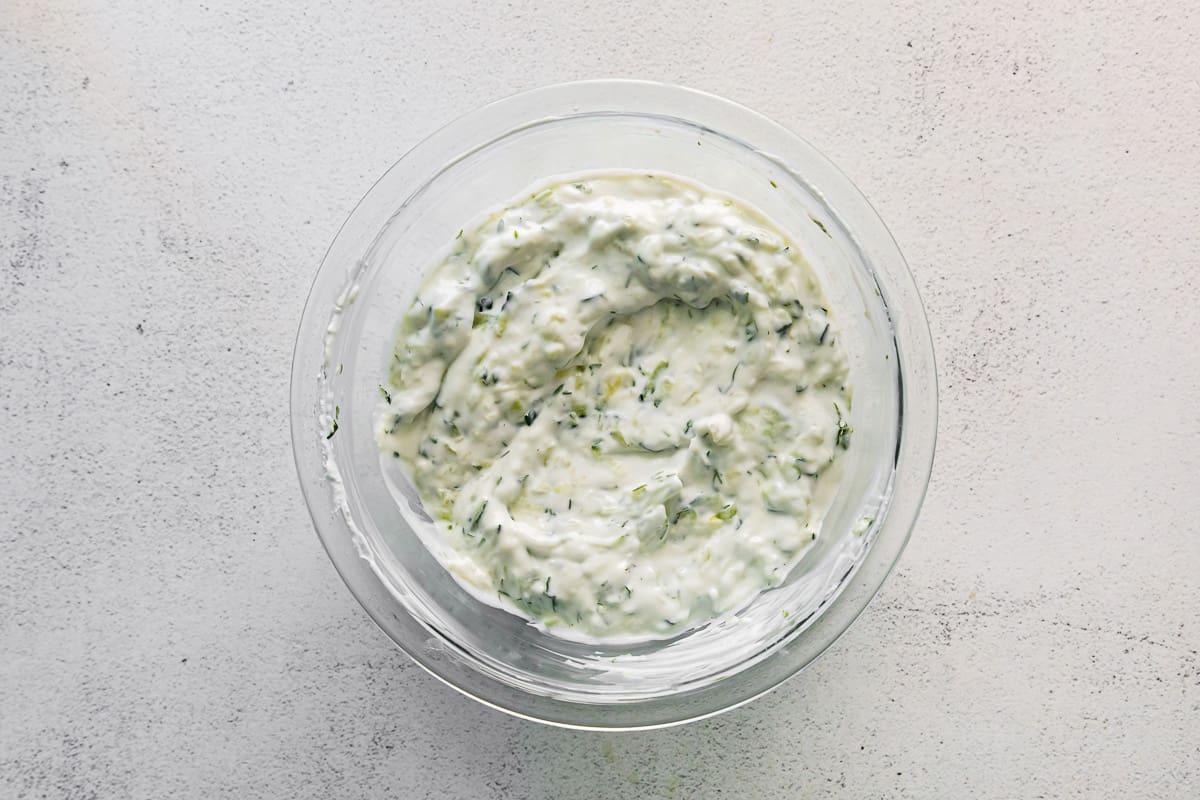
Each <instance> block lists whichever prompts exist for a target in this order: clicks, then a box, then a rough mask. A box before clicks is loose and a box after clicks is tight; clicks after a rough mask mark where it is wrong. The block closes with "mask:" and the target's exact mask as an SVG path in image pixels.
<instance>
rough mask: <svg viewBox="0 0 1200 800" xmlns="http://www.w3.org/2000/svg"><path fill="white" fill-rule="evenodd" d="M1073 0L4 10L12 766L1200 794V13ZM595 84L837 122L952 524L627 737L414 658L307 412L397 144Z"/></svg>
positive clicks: (367, 781) (521, 790) (13, 791)
mask: <svg viewBox="0 0 1200 800" xmlns="http://www.w3.org/2000/svg"><path fill="white" fill-rule="evenodd" d="M1046 5H1047V4H1033V5H1025V6H1021V7H1020V8H1017V7H1016V6H1013V7H1011V8H1009V7H1007V6H1000V7H993V8H988V9H985V8H982V7H976V6H975V5H972V4H958V3H949V2H933V3H920V4H918V3H915V2H911V1H909V2H900V3H891V4H883V3H863V2H853V1H852V2H850V3H848V4H847V3H836V4H824V5H819V6H811V7H805V8H804V9H802V10H801V9H798V8H796V7H795V6H794V5H793V4H790V3H784V2H768V3H764V4H762V7H761V8H756V10H755V11H754V12H753V13H750V12H749V11H748V10H747V9H746V8H743V7H741V6H738V5H737V4H731V3H719V2H694V1H693V2H679V1H677V0H665V1H664V2H657V3H653V4H650V5H645V6H644V5H641V4H630V3H625V2H618V3H614V4H605V3H593V4H589V5H587V6H580V7H568V4H553V5H552V7H547V6H551V4H537V5H534V4H531V3H526V2H514V3H510V4H501V5H499V6H497V5H496V4H472V3H464V2H446V3H400V4H395V5H393V6H391V7H381V6H380V5H379V4H368V3H362V4H351V6H349V7H347V6H346V4H322V3H318V4H305V5H296V4H292V3H281V2H277V1H276V0H268V2H264V3H258V4H253V5H251V6H242V5H241V4H236V5H235V4H228V3H225V2H220V1H218V2H215V3H208V4H204V5H199V6H184V7H175V6H166V5H162V4H155V3H132V2H124V1H123V2H113V3H107V4H103V5H97V4H84V5H82V6H73V7H71V8H70V9H69V10H68V9H67V7H66V4H63V3H58V2H50V3H33V2H31V1H30V0H9V2H8V3H6V4H5V5H4V6H3V8H2V9H0V409H2V411H3V415H4V419H5V425H4V443H3V446H0V487H3V489H2V491H3V495H2V497H3V499H4V501H5V502H4V506H5V513H4V521H3V523H0V553H2V556H3V557H2V558H0V642H2V643H3V658H2V659H0V796H3V797H6V798H7V797H15V798H40V797H50V798H58V797H63V798H124V797H156V798H157V797H167V796H180V797H218V796H219V797H237V798H247V797H330V796H364V797H385V796H394V797H406V798H407V797H425V796H433V797H462V798H510V797H511V798H559V797H613V798H616V797H654V798H680V800H682V799H683V798H694V797H727V798H735V797H736V798H741V797H748V796H777V797H789V798H793V797H810V796H811V797H817V796H841V797H854V798H858V797H889V798H892V797H895V798H902V797H913V798H930V797H950V798H958V797H980V798H1010V797H1025V796H1029V797H1033V796H1045V797H1081V798H1083V797H1178V798H1192V797H1196V796H1197V794H1198V793H1200V655H1198V654H1197V650H1198V649H1200V522H1198V520H1200V491H1198V490H1200V415H1198V414H1197V412H1196V403H1197V397H1198V396H1200V357H1198V356H1197V349H1196V339H1197V334H1198V333H1200V311H1198V309H1200V302H1197V301H1198V299H1200V278H1198V277H1197V276H1198V275H1200V211H1198V209H1200V167H1198V164H1200V162H1198V160H1197V155H1196V132H1197V130H1200V81H1198V79H1197V77H1196V76H1197V75H1200V55H1198V53H1200V51H1198V50H1197V48H1196V47H1195V43H1196V42H1197V41H1200V14H1198V12H1197V11H1196V10H1195V9H1194V8H1193V6H1192V5H1191V4H1187V3H1180V2H1167V3H1161V4H1158V5H1157V6H1155V7H1153V8H1148V7H1147V8H1143V7H1138V8H1135V7H1134V6H1133V5H1131V4H1128V3H1122V2H1109V1H1108V0H1105V1H1104V2H1099V3H1092V4H1088V5H1087V6H1086V7H1080V6H1077V5H1075V4H1072V5H1069V6H1068V5H1063V6H1062V7H1061V8H1053V7H1046ZM1051 5H1056V4H1051ZM60 6H61V7H60ZM606 75H621V76H640V77H647V78H654V79H659V80H666V81H676V82H682V83H686V84H690V85H693V86H696V87H699V88H702V89H708V90H711V91H714V92H717V93H720V94H724V95H726V96H729V97H732V98H733V99H736V100H739V101H741V102H744V103H746V104H748V105H750V106H752V107H755V108H758V109H761V110H762V111H764V112H766V113H768V114H770V115H772V116H774V117H775V118H777V119H779V120H780V121H781V122H783V123H784V124H787V125H790V126H792V127H794V128H795V129H797V130H799V131H800V132H802V133H803V134H804V135H805V136H807V137H808V138H809V139H810V140H811V141H813V142H814V144H816V145H817V146H818V147H819V148H820V149H821V150H822V151H824V152H825V153H827V154H828V155H829V156H831V157H832V158H833V159H834V160H835V161H836V162H837V163H838V164H839V165H840V166H842V167H843V168H844V169H845V170H846V171H847V172H848V173H849V174H850V175H851V176H853V177H854V178H855V180H856V181H857V182H858V183H859V185H860V186H861V187H862V189H863V190H864V191H865V193H866V194H867V195H868V196H869V197H870V198H871V200H872V202H873V203H874V204H875V205H876V207H877V208H878V209H879V211H880V213H881V214H882V216H883V217H884V219H885V220H887V221H888V223H889V225H890V226H891V228H892V230H893V232H894V233H895V235H896V237H897V239H898V240H899V242H900V245H901V247H902V249H903V250H904V251H905V253H906V255H907V257H908V259H909V261H910V263H911V265H912V269H913V272H914V274H915V276H916V279H917V282H918V284H919V286H920V288H921V290H922V292H923V294H924V297H925V300H926V302H927V305H928V309H929V316H930V322H931V325H932V328H933V333H934V338H935V343H936V346H937V350H938V356H939V363H940V375H941V380H942V412H941V425H940V437H941V438H940V446H939V451H938V462H937V464H936V467H935V472H934V479H933V484H932V486H931V489H930V493H929V498H928V501H927V503H926V508H925V513H924V515H923V517H922V519H921V523H920V525H919V528H918V530H917V532H916V534H915V536H914V538H913V541H912V544H911V545H910V547H909V549H908V551H907V552H906V554H905V556H904V558H903V559H902V561H901V563H900V566H899V569H898V570H897V572H896V573H895V575H894V576H893V577H892V579H891V580H890V582H889V583H888V584H887V586H886V587H885V588H884V590H883V592H882V594H881V595H880V597H879V598H878V600H877V601H876V602H875V603H874V604H873V605H872V606H871V608H870V609H868V611H867V612H866V613H865V614H864V615H863V617H862V618H861V619H860V620H859V622H858V623H856V625H855V626H854V627H853V628H852V629H851V631H850V632H849V633H848V634H847V635H846V636H845V637H844V638H843V639H842V640H841V641H840V642H839V643H838V644H837V645H836V646H835V647H834V648H833V649H832V651H831V652H830V653H828V654H827V655H826V656H825V657H824V658H823V659H822V660H821V661H819V662H818V663H817V664H816V665H815V666H814V667H813V668H811V669H810V670H808V671H807V672H806V673H804V674H803V675H801V676H800V677H798V678H796V679H795V680H793V681H791V682H790V683H788V684H786V685H785V686H784V687H783V688H782V689H781V690H779V691H778V692H776V693H774V694H772V695H770V696H769V697H768V698H766V699H764V700H760V701H758V702H755V703H753V704H751V705H750V706H748V707H746V708H743V709H740V710H738V711H735V712H732V713H730V714H728V715H725V716H722V717H719V718H716V719H713V720H709V721H706V722H702V723H698V724H695V725H692V726H688V727H685V728H681V729H675V730H669V731H660V732H651V733H640V734H633V735H625V736H617V735H599V734H583V733H572V732H565V731H560V730H553V729H547V728H543V727H539V726H536V725H533V724H530V723H525V722H521V721H517V720H514V719H510V718H508V717H505V716H502V715H500V714H498V713H496V712H493V711H490V710H487V709H485V708H483V707H480V706H477V705H475V704H473V703H472V702H470V701H468V700H466V699H464V698H461V697H459V696H458V695H457V694H455V693H454V692H452V691H451V690H449V689H446V688H445V687H443V686H442V685H440V684H439V683H437V682H436V681H434V680H433V679H431V678H429V677H428V676H426V675H425V674H424V673H423V672H422V671H421V670H420V669H419V668H417V667H415V666H414V665H412V664H411V663H410V662H409V661H408V659H407V658H406V657H405V656H403V655H402V654H400V653H398V652H396V651H395V650H394V649H393V648H392V647H391V646H390V645H389V643H388V642H387V641H386V640H385V639H384V638H383V636H382V635H381V634H380V633H379V632H378V631H377V630H376V629H375V628H374V627H373V626H372V624H371V623H370V622H369V621H368V620H367V618H366V616H365V614H364V613H363V612H362V611H361V610H360V609H359V608H358V607H357V605H356V604H355V602H354V600H353V599H352V598H351V596H350V594H349V593H348V592H347V591H346V590H345V589H344V587H343V586H342V584H341V583H340V581H339V579H338V578H337V576H336V575H335V573H334V571H333V569H332V568H331V567H330V566H329V564H328V562H327V560H326V558H325V555H324V553H323V551H322V550H321V547H320V545H319V543H318V541H317V538H316V536H315V534H314V533H313V532H312V530H311V525H310V523H309V520H308V516H307V513H306V511H305V509H304V505H303V502H302V500H301V498H300V493H299V490H298V487H297V482H296V479H295V477H294V476H293V468H292V463H291V453H290V445H289V439H288V432H287V411H286V400H287V384H288V371H289V359H290V354H291V345H292V341H293V336H294V333H295V327H296V324H297V322H298V320H299V316H300V310H301V307H302V304H303V301H304V298H305V296H306V293H307V290H308V287H309V284H310V282H311V280H312V277H313V274H314V271H315V269H316V267H317V264H318V262H319V260H320V258H321V256H322V254H323V253H324V250H325V248H326V247H327V245H328V243H329V241H330V240H331V238H332V237H333V235H334V233H335V231H336V230H337V228H338V226H339V225H340V224H341V222H342V221H343V219H344V218H345V216H346V214H347V213H348V212H349V210H350V209H351V207H352V206H353V205H354V203H355V202H356V201H357V200H358V198H359V197H360V196H361V194H362V193H363V192H364V191H365V190H366V189H367V187H368V186H369V185H370V184H371V182H372V181H373V180H374V179H375V177H377V176H378V175H379V174H380V173H381V172H382V171H383V170H384V169H385V168H386V167H387V166H388V165H389V164H390V163H391V162H392V161H393V160H394V159H395V158H397V157H398V156H399V155H400V154H401V153H402V152H403V151H404V150H405V149H407V148H408V147H409V146H411V145H412V144H414V143H415V142H416V141H417V140H418V139H419V138H420V137H422V136H423V135H425V134H427V133H429V132H430V131H432V130H433V129H434V128H436V127H437V126H439V125H441V124H443V123H445V122H447V121H448V120H450V119H451V118H453V117H454V116H456V115H457V114H459V113H462V112H464V111H466V110H468V109H470V108H472V107H475V106H477V105H479V104H480V103H482V102H484V101H486V100H490V99H493V98H495V97H498V96H502V95H505V94H508V93H511V92H513V91H517V90H521V89H525V88H529V87H532V86H534V85H539V84H545V83H550V82H555V81H561V80H567V79H575V78H585V77H598V76H606Z"/></svg>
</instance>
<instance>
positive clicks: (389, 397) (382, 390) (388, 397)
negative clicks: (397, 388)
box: [379, 386, 392, 406]
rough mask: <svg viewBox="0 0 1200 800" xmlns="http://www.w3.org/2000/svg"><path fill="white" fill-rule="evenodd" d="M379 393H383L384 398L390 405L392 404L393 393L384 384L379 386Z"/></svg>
mask: <svg viewBox="0 0 1200 800" xmlns="http://www.w3.org/2000/svg"><path fill="white" fill-rule="evenodd" d="M379 393H380V394H381V395H383V399H384V400H386V401H387V404H388V405H389V406H390V405H391V404H392V395H391V393H390V392H389V391H388V390H387V389H385V388H383V387H382V386H380V387H379Z"/></svg>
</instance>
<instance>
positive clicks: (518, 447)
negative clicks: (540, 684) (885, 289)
mask: <svg viewBox="0 0 1200 800" xmlns="http://www.w3.org/2000/svg"><path fill="white" fill-rule="evenodd" d="M380 391H381V394H382V396H383V401H382V411H381V415H380V427H379V430H378V443H379V446H380V448H381V449H382V450H383V451H384V453H385V454H390V456H389V457H394V458H396V459H399V460H400V461H401V463H402V464H403V465H404V466H405V468H406V471H407V472H408V474H409V475H410V476H411V477H412V479H413V482H414V484H415V486H416V487H417V490H418V492H419V493H420V496H421V499H422V502H423V504H424V506H425V508H426V509H427V511H428V512H429V514H430V515H431V516H432V517H433V519H434V521H435V524H436V525H437V528H438V530H439V531H440V533H441V534H442V535H443V536H444V537H445V540H446V543H447V544H448V545H449V547H448V548H447V553H448V554H449V555H448V556H447V558H448V560H449V563H447V565H446V566H447V567H448V569H449V570H450V571H451V572H452V573H453V574H454V575H456V576H457V577H458V578H459V579H460V580H461V581H464V582H465V583H466V584H468V585H469V586H470V587H473V588H474V589H475V590H476V592H477V593H480V592H482V593H486V594H488V595H491V596H494V597H495V598H496V602H498V603H499V604H500V605H502V606H503V607H506V608H508V609H509V610H511V611H514V612H516V613H520V614H522V615H524V616H526V617H528V618H531V619H534V620H536V621H537V622H538V623H539V624H541V625H543V626H545V627H546V628H548V629H549V630H551V631H553V630H554V629H555V626H559V628H560V629H561V628H570V629H571V631H570V632H569V633H570V635H572V636H589V637H631V636H634V637H637V636H642V637H655V636H663V635H670V634H675V633H679V632H681V631H683V630H684V629H685V628H687V627H689V626H691V625H695V624H697V623H699V622H703V621H705V620H707V619H710V618H712V617H714V616H716V615H719V614H722V613H724V612H727V611H731V610H735V609H737V608H739V607H740V606H742V605H744V604H745V603H746V602H747V601H749V600H750V599H751V598H752V597H753V596H754V595H755V594H756V593H758V592H760V591H762V590H763V589H765V588H767V587H770V586H773V585H775V584H778V583H780V582H781V581H782V580H783V579H784V577H785V576H786V575H787V573H788V571H789V569H790V568H791V567H792V566H793V565H795V564H796V562H797V561H798V560H799V559H800V558H801V556H802V555H803V554H804V552H805V549H806V548H807V547H809V545H810V544H811V543H812V542H813V540H815V539H816V537H817V535H818V533H819V531H820V527H821V522H822V519H823V516H824V514H825V512H826V510H827V509H828V506H829V504H830V502H831V501H832V499H833V496H834V494H835V493H836V491H837V488H838V483H839V481H840V478H841V463H840V461H839V456H840V455H841V454H842V452H843V450H845V449H846V448H847V447H848V446H849V444H850V433H851V428H850V421H849V414H850V406H851V403H850V400H851V388H850V384H849V382H848V375H847V359H846V355H845V353H844V351H843V349H842V347H841V345H840V343H839V341H838V337H837V330H836V327H835V325H834V323H833V320H832V318H831V314H830V311H829V309H828V308H827V303H826V300H825V299H824V297H823V294H822V291H821V287H820V286H819V285H818V284H817V282H816V279H815V277H814V275H813V272H812V270H811V268H810V267H809V266H808V264H807V263H806V262H805V260H804V258H803V257H802V256H801V254H800V253H799V252H798V251H797V249H796V246H795V245H794V244H793V243H792V242H791V241H790V240H789V239H787V238H786V237H785V236H784V234H783V233H782V232H781V231H780V230H779V228H778V227H777V226H776V225H775V224H774V223H772V222H771V221H770V220H768V219H766V218H765V217H763V215H762V214H761V213H759V212H757V211H755V210H753V209H751V208H748V207H746V206H745V205H743V204H741V203H739V202H738V201H736V200H734V199H733V198H730V197H728V196H726V195H723V194H720V193H718V192H715V191H713V190H710V189H707V188H704V187H702V186H698V185H696V184H694V183H691V182H687V181H684V180H683V179H680V178H678V177H675V176H671V175H664V174H655V175H646V174H640V173H638V174H634V173H625V172H614V173H604V174H593V173H589V174H587V175H581V176H577V177H574V178H559V179H557V180H555V181H554V182H553V183H549V184H544V185H542V186H540V187H538V188H537V189H535V190H534V191H533V192H532V193H531V194H528V195H525V196H523V197H521V198H518V199H516V200H514V201H512V202H511V203H510V204H509V205H508V206H507V207H506V208H504V209H503V210H500V211H497V212H495V213H493V214H491V215H490V216H488V217H487V218H486V219H485V220H484V221H483V222H482V223H481V224H479V225H477V226H475V227H472V228H470V229H467V230H463V231H461V232H460V233H459V236H458V238H457V240H456V241H455V242H454V244H453V247H452V249H451V250H450V253H449V255H448V256H446V258H445V260H444V262H443V263H441V264H440V265H439V266H437V267H436V268H435V269H434V270H433V271H432V272H431V273H430V274H429V275H428V277H427V278H426V279H425V281H424V283H423V284H422V286H421V289H420V292H419V293H418V296H417V298H416V300H415V301H414V302H413V304H412V307H411V308H410V309H409V310H408V312H407V313H406V314H405V315H404V317H403V319H402V321H401V323H400V326H399V333H398V336H397V340H396V345H395V357H394V360H393V362H392V368H391V370H390V374H389V375H388V377H387V379H386V381H385V382H384V384H383V385H382V386H381V387H380Z"/></svg>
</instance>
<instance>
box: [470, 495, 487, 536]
mask: <svg viewBox="0 0 1200 800" xmlns="http://www.w3.org/2000/svg"><path fill="white" fill-rule="evenodd" d="M487 504H488V501H487V500H484V501H483V502H482V503H480V504H479V510H478V511H476V512H475V514H474V515H473V516H472V517H471V530H475V529H477V528H478V527H479V520H481V519H483V512H484V510H485V509H487Z"/></svg>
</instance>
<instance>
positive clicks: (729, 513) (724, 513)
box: [714, 503, 738, 520]
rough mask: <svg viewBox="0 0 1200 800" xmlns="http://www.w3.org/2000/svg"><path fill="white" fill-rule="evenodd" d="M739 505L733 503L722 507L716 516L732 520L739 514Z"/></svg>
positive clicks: (720, 518)
mask: <svg viewBox="0 0 1200 800" xmlns="http://www.w3.org/2000/svg"><path fill="white" fill-rule="evenodd" d="M737 511H738V510H737V506H736V505H735V504H733V503H730V504H729V505H727V506H725V507H724V508H722V509H721V510H720V511H718V512H717V513H716V514H715V515H714V516H716V518H717V519H719V520H730V519H733V518H734V517H735V516H737Z"/></svg>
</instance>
